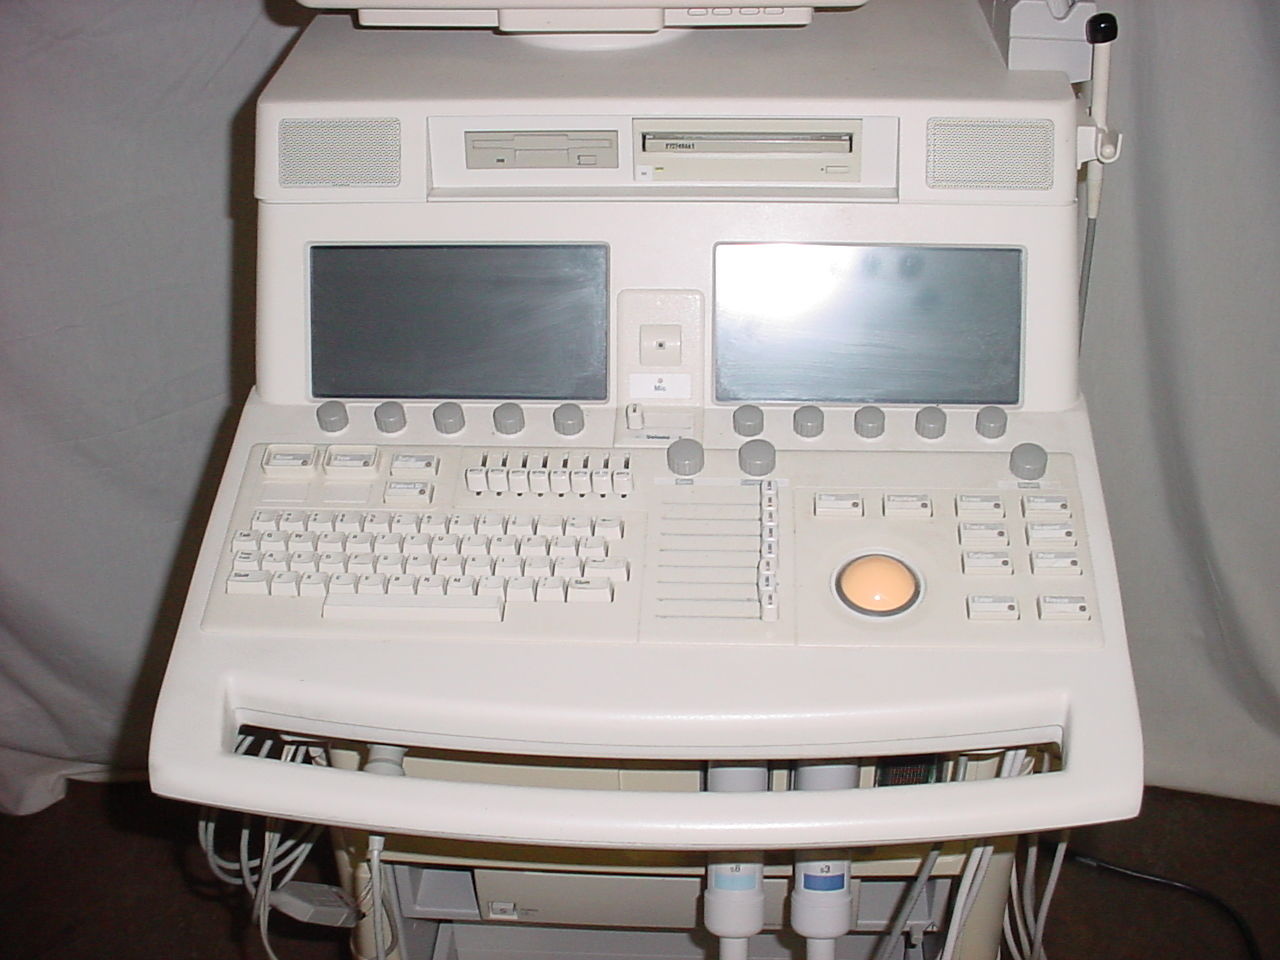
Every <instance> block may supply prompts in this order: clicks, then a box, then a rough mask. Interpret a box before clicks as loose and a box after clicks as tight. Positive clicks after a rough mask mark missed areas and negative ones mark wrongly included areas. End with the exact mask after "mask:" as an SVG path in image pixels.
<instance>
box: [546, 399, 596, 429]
mask: <svg viewBox="0 0 1280 960" xmlns="http://www.w3.org/2000/svg"><path fill="white" fill-rule="evenodd" d="M551 425H552V426H554V427H555V428H556V433H558V434H560V436H562V437H572V436H576V435H577V434H579V433H581V432H582V430H583V428H584V427H585V426H586V425H587V421H586V418H585V417H584V416H583V414H582V408H581V407H580V406H578V405H577V404H576V403H562V404H560V406H558V407H556V408H555V409H554V410H553V411H551Z"/></svg>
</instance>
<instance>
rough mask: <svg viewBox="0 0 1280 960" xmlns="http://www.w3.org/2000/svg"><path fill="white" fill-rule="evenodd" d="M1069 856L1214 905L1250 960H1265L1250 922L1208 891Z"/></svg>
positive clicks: (1137, 871) (1136, 871)
mask: <svg viewBox="0 0 1280 960" xmlns="http://www.w3.org/2000/svg"><path fill="white" fill-rule="evenodd" d="M1067 856H1068V857H1069V858H1070V859H1072V860H1074V861H1075V862H1076V863H1081V864H1084V865H1085V866H1086V867H1094V868H1096V869H1098V870H1110V871H1111V872H1112V873H1118V874H1120V875H1121V876H1125V877H1133V878H1134V879H1135V880H1146V881H1147V882H1148V883H1159V884H1163V885H1165V886H1167V887H1173V888H1174V889H1176V890H1185V891H1186V892H1187V893H1191V894H1194V895H1195V896H1197V897H1200V898H1201V899H1202V900H1205V901H1207V902H1208V903H1211V904H1213V905H1214V906H1215V907H1217V908H1218V909H1219V910H1221V911H1222V912H1223V913H1225V914H1226V915H1227V916H1228V917H1230V918H1231V922H1232V923H1234V924H1235V925H1236V929H1237V930H1239V931H1240V936H1241V938H1242V939H1243V940H1244V945H1245V950H1246V951H1247V952H1248V954H1249V958H1250V960H1263V956H1262V948H1261V947H1260V946H1258V938H1257V937H1255V936H1254V935H1253V929H1252V928H1251V927H1250V926H1249V922H1248V921H1247V920H1245V918H1244V917H1242V916H1241V915H1240V914H1239V913H1237V912H1236V910H1235V908H1234V907H1232V906H1231V905H1230V904H1229V903H1227V902H1226V901H1225V900H1223V899H1222V898H1220V897H1218V896H1217V895H1215V894H1212V893H1210V892H1209V891H1208V890H1204V889H1202V888H1200V887H1196V886H1192V885H1191V884H1189V883H1183V882H1182V881H1180V880H1170V879H1169V878H1168V877H1159V876H1156V875H1155V874H1154V873H1143V872H1142V871H1141V870H1130V869H1129V868H1128V867H1120V866H1117V865H1116V864H1114V863H1108V862H1107V861H1105V860H1099V859H1098V858H1097V857H1086V856H1085V855H1084V854H1082V853H1076V852H1075V851H1074V850H1068V851H1067Z"/></svg>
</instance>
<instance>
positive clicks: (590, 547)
mask: <svg viewBox="0 0 1280 960" xmlns="http://www.w3.org/2000/svg"><path fill="white" fill-rule="evenodd" d="M608 555H609V542H608V541H607V540H605V538H604V537H583V538H582V539H581V540H579V541H578V556H580V557H581V558H582V559H583V560H603V559H604V558H605V557H607V556H608Z"/></svg>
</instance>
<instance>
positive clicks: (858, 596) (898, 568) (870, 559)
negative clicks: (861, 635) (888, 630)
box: [836, 553, 920, 617]
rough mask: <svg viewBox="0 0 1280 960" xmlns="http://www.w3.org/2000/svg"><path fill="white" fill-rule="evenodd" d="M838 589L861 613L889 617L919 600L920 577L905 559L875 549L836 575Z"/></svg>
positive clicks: (843, 598) (844, 599) (847, 565)
mask: <svg viewBox="0 0 1280 960" xmlns="http://www.w3.org/2000/svg"><path fill="white" fill-rule="evenodd" d="M836 592H837V593H838V594H839V596H840V599H841V600H843V601H844V602H845V603H847V604H848V605H849V606H850V607H852V608H853V609H854V610H857V611H858V612H859V613H868V614H871V615H872V616H878V617H887V616H891V615H893V614H895V613H901V612H902V611H903V610H905V609H907V607H909V606H911V604H913V603H914V602H915V600H916V597H918V596H919V595H920V581H919V580H917V579H916V575H915V574H914V573H913V572H912V571H911V568H910V567H908V566H907V565H906V564H905V563H903V562H902V561H901V560H898V559H895V558H894V557H888V556H885V555H884V554H881V553H873V554H869V555H867V556H865V557H859V558H858V559H856V560H853V561H851V562H849V563H848V564H846V565H845V567H844V569H842V570H841V571H840V574H839V576H837V577H836Z"/></svg>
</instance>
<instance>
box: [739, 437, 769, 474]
mask: <svg viewBox="0 0 1280 960" xmlns="http://www.w3.org/2000/svg"><path fill="white" fill-rule="evenodd" d="M777 465H778V451H776V450H775V449H774V448H773V444H772V443H770V442H769V441H768V440H748V441H747V442H746V443H744V444H743V445H742V446H740V447H739V448H738V466H740V467H741V468H742V472H743V473H745V474H746V475H747V476H749V477H763V476H764V475H765V474H768V473H773V468H774V467H776V466H777Z"/></svg>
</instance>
